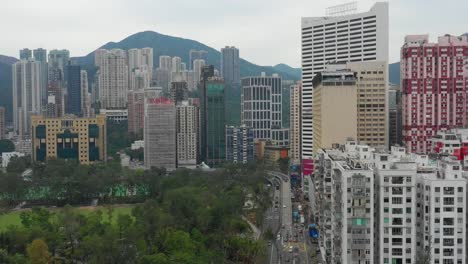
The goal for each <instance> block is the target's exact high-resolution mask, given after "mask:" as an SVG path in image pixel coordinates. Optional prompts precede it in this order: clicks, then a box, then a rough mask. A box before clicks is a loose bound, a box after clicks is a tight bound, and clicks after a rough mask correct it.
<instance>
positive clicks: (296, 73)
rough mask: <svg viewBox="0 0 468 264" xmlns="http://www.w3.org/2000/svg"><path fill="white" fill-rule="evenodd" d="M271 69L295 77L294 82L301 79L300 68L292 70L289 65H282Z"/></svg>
mask: <svg viewBox="0 0 468 264" xmlns="http://www.w3.org/2000/svg"><path fill="white" fill-rule="evenodd" d="M273 69H275V70H277V71H280V72H285V73H287V74H289V75H291V76H295V77H296V80H300V79H301V77H302V70H301V68H293V67H291V66H289V65H286V64H284V63H280V64H277V65H275V66H273Z"/></svg>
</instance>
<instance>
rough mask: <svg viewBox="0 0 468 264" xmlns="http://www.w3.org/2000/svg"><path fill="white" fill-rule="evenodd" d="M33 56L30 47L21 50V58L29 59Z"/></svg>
mask: <svg viewBox="0 0 468 264" xmlns="http://www.w3.org/2000/svg"><path fill="white" fill-rule="evenodd" d="M31 58H32V51H31V50H30V49H22V50H20V60H29V59H31Z"/></svg>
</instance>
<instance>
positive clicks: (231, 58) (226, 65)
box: [221, 46, 240, 84]
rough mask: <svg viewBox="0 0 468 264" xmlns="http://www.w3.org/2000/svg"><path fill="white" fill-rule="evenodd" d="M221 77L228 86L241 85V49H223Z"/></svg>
mask: <svg viewBox="0 0 468 264" xmlns="http://www.w3.org/2000/svg"><path fill="white" fill-rule="evenodd" d="M221 77H222V78H223V79H224V82H225V83H226V84H240V59H239V49H237V48H236V47H228V46H226V47H224V48H222V49H221Z"/></svg>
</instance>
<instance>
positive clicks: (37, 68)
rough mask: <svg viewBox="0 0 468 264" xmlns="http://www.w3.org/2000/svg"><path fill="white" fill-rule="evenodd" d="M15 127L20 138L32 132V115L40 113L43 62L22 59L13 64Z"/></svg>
mask: <svg viewBox="0 0 468 264" xmlns="http://www.w3.org/2000/svg"><path fill="white" fill-rule="evenodd" d="M12 72H13V76H12V77H13V78H12V80H13V83H12V84H13V127H14V132H15V133H16V134H17V135H19V137H20V139H23V137H24V136H26V135H29V134H30V128H31V115H34V114H40V113H41V107H42V101H41V84H42V82H41V63H40V62H37V61H34V60H21V61H18V62H16V63H15V64H13V65H12Z"/></svg>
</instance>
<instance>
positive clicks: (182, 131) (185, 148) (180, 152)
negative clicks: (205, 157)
mask: <svg viewBox="0 0 468 264" xmlns="http://www.w3.org/2000/svg"><path fill="white" fill-rule="evenodd" d="M176 110H177V117H176V120H177V124H176V126H177V167H178V168H180V167H184V168H196V166H197V157H198V130H199V125H198V124H199V113H200V110H199V108H198V106H196V105H194V104H193V103H192V102H190V101H181V102H178V103H177V105H176Z"/></svg>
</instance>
